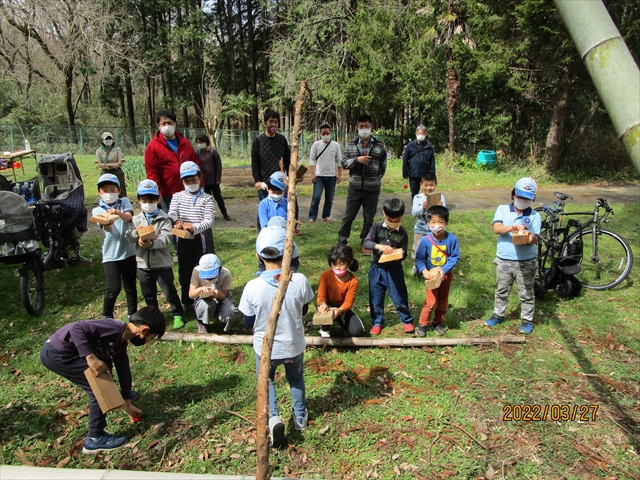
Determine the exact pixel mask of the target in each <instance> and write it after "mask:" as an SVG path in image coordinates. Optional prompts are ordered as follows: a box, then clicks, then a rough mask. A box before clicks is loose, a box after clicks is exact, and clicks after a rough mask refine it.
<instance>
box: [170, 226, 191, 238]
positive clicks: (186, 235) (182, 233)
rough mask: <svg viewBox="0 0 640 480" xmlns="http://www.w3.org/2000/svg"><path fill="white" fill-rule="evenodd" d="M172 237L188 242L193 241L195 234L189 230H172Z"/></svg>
mask: <svg viewBox="0 0 640 480" xmlns="http://www.w3.org/2000/svg"><path fill="white" fill-rule="evenodd" d="M171 235H175V236H176V237H180V238H184V239H186V240H191V239H192V238H193V233H191V232H190V231H188V230H182V229H181V228H172V229H171Z"/></svg>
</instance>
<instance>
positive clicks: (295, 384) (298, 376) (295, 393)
mask: <svg viewBox="0 0 640 480" xmlns="http://www.w3.org/2000/svg"><path fill="white" fill-rule="evenodd" d="M279 365H284V373H285V376H286V378H287V382H289V387H291V399H292V400H293V413H294V415H295V416H296V418H302V417H304V415H305V411H306V409H307V401H306V399H305V386H304V353H301V354H300V355H298V356H297V357H293V358H278V359H275V358H272V359H271V370H270V371H269V418H271V417H275V416H277V415H279V414H280V412H279V411H278V405H277V404H276V398H277V397H276V387H275V385H274V384H273V377H274V375H275V374H276V369H277V368H278V366H279ZM259 374H260V355H258V354H256V375H259Z"/></svg>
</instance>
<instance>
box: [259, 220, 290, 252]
mask: <svg viewBox="0 0 640 480" xmlns="http://www.w3.org/2000/svg"><path fill="white" fill-rule="evenodd" d="M286 235H287V231H286V230H285V229H284V228H282V227H275V226H274V227H265V228H263V229H262V230H260V233H259V234H258V238H257V240H256V252H257V253H258V255H260V256H261V257H262V258H266V259H267V260H271V259H274V258H278V257H281V256H282V255H284V238H285V236H286ZM268 247H272V248H275V249H276V250H277V251H278V254H277V255H266V254H264V253H262V252H263V251H264V249H265V248H268Z"/></svg>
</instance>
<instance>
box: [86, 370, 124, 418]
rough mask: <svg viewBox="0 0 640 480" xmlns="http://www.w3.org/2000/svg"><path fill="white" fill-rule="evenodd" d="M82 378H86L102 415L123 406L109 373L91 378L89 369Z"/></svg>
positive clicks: (118, 390)
mask: <svg viewBox="0 0 640 480" xmlns="http://www.w3.org/2000/svg"><path fill="white" fill-rule="evenodd" d="M84 376H85V377H87V380H88V381H89V385H90V386H91V390H92V391H93V394H94V395H95V396H96V400H98V404H99V405H100V410H102V413H105V414H106V413H107V412H110V411H111V410H115V409H116V408H120V407H121V406H123V405H124V399H123V398H122V394H121V393H120V389H119V388H118V386H117V385H116V382H114V381H113V377H112V376H111V374H110V373H109V372H105V373H101V374H100V375H98V376H97V377H94V376H93V372H92V371H91V369H90V368H87V369H86V370H85V371H84Z"/></svg>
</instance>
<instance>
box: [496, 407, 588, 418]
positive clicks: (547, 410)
mask: <svg viewBox="0 0 640 480" xmlns="http://www.w3.org/2000/svg"><path fill="white" fill-rule="evenodd" d="M597 412H598V405H536V404H532V405H527V404H523V405H504V406H503V407H502V421H503V422H521V421H522V422H546V421H547V420H551V421H552V422H558V421H560V422H568V421H572V422H575V421H578V422H595V421H596V413H597Z"/></svg>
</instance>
